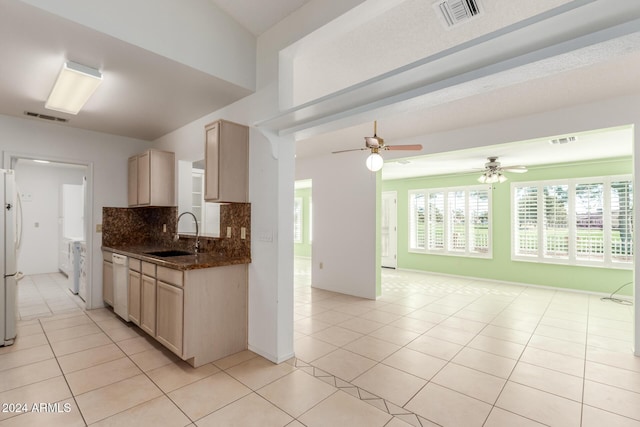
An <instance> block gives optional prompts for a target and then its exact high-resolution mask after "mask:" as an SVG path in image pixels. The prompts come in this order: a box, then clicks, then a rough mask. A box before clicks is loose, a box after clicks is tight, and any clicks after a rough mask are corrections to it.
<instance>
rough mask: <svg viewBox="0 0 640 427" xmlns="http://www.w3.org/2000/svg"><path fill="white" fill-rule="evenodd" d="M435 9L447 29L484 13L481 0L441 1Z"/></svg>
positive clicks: (435, 5)
mask: <svg viewBox="0 0 640 427" xmlns="http://www.w3.org/2000/svg"><path fill="white" fill-rule="evenodd" d="M433 7H434V8H435V9H436V11H437V12H439V15H440V16H441V17H442V19H443V22H444V23H445V27H447V28H451V27H454V26H456V25H458V24H461V23H463V22H466V21H468V20H469V19H471V18H473V17H475V16H478V15H480V13H481V12H482V10H481V8H480V1H479V0H440V1H438V2H436V3H435V4H434V5H433Z"/></svg>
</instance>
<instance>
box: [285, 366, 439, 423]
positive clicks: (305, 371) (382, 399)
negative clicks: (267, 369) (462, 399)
mask: <svg viewBox="0 0 640 427" xmlns="http://www.w3.org/2000/svg"><path fill="white" fill-rule="evenodd" d="M298 362H300V363H302V364H303V365H298ZM294 367H296V368H306V367H310V368H312V371H313V373H312V374H310V373H309V372H307V370H305V369H300V370H301V371H302V372H304V373H306V374H307V375H311V376H313V377H314V378H319V377H332V378H333V382H334V384H336V385H335V388H336V389H338V391H343V392H345V393H347V394H349V395H350V396H353V397H356V396H354V395H353V394H352V393H349V392H347V391H345V390H342V389H346V388H354V389H355V390H356V391H357V392H358V399H359V400H361V401H364V402H365V403H369V402H367V401H368V400H381V401H382V402H383V404H384V406H385V407H386V408H387V410H386V411H385V412H386V413H387V414H389V415H391V416H392V419H391V420H393V418H397V417H396V415H413V416H415V417H416V419H417V420H418V422H420V420H419V415H418V414H416V413H414V412H412V411H409V410H408V409H405V411H406V413H402V414H392V413H391V412H390V411H389V409H388V408H389V405H388V404H389V403H391V404H392V405H394V406H397V407H401V406H400V405H396V404H394V403H392V402H388V401H387V400H386V399H384V398H382V397H379V396H377V395H376V394H374V393H371V392H369V391H367V390H365V389H363V388H362V387H358V386H356V385H354V384H352V383H351V382H350V381H346V380H343V379H342V378H339V377H337V376H335V375H332V374H330V373H328V372H326V371H324V370H322V369H320V368H318V367H316V366H314V365H312V364H311V363H309V362H305V361H303V360H301V359H299V358H297V357H295V356H294ZM316 370H318V371H321V372H322V373H325V374H327V375H316ZM336 379H338V380H340V381H341V382H343V383H345V384H349V386H350V387H340V386H338V385H337V384H338V383H337V382H336ZM323 382H325V381H323ZM329 385H331V384H329ZM360 390H363V391H364V392H366V393H368V394H370V395H372V396H375V397H376V398H375V399H365V398H363V397H362V396H361V395H360V393H359V391H360ZM331 395H333V393H332V394H331ZM328 397H329V396H327V398H328ZM327 398H325V399H327ZM325 399H323V400H322V401H324V400H325ZM322 401H320V402H322ZM320 402H318V403H317V404H316V405H314V407H315V406H317V405H318V404H320ZM369 404H370V405H371V406H373V407H374V408H378V409H380V408H379V407H378V406H376V405H373V404H371V403H369ZM403 409H404V408H403ZM309 410H311V408H309V409H308V410H307V411H305V413H306V412H308V411H309ZM380 410H382V409H380ZM296 420H297V417H296ZM391 420H389V421H391ZM431 422H432V421H431ZM420 424H421V425H422V423H420ZM438 425H439V424H438Z"/></svg>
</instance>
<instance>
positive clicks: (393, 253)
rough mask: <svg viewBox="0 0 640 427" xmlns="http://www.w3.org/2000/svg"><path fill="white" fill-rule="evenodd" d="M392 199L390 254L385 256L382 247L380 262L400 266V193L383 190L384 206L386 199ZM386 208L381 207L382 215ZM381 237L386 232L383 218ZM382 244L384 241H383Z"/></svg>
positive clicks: (388, 265)
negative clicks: (383, 228)
mask: <svg viewBox="0 0 640 427" xmlns="http://www.w3.org/2000/svg"><path fill="white" fill-rule="evenodd" d="M385 199H390V200H392V203H391V204H390V206H391V209H390V210H389V255H388V256H386V257H385V256H383V254H382V249H381V254H380V258H381V260H380V264H381V266H382V267H385V268H398V193H397V192H396V191H383V192H382V200H383V203H382V204H383V206H384V200H385ZM383 209H384V208H383V207H381V209H380V215H383V216H384V214H383V212H382V210H383ZM380 226H381V230H380V236H381V237H380V238H381V239H383V238H384V237H383V235H384V233H383V232H382V226H383V221H382V218H381V220H380ZM381 244H382V243H381Z"/></svg>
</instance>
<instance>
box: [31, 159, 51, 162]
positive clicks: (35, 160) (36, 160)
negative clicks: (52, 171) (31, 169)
mask: <svg viewBox="0 0 640 427" xmlns="http://www.w3.org/2000/svg"><path fill="white" fill-rule="evenodd" d="M33 161H34V162H36V163H51V162H50V161H49V160H38V159H33Z"/></svg>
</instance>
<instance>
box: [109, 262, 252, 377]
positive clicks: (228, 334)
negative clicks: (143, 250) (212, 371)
mask: <svg viewBox="0 0 640 427" xmlns="http://www.w3.org/2000/svg"><path fill="white" fill-rule="evenodd" d="M136 262H139V260H138V261H136ZM107 264H109V265H107ZM138 265H141V267H137V266H136V267H132V264H131V263H130V268H129V320H131V321H132V322H133V323H135V324H136V325H138V326H140V328H141V329H142V330H143V331H145V332H146V333H148V334H149V335H151V336H152V337H154V338H155V339H156V340H158V342H160V343H161V344H162V345H164V346H165V347H166V348H168V349H169V350H171V351H172V352H174V353H175V354H177V355H178V356H179V357H180V358H181V359H183V360H185V361H187V363H189V364H190V365H192V366H194V367H198V366H202V365H204V364H206V363H210V362H213V361H214V360H218V359H221V358H223V357H226V356H229V355H231V354H234V353H237V352H239V351H242V350H246V349H247V274H248V273H247V271H248V270H247V265H246V264H239V265H229V266H222V267H213V268H202V269H193V270H186V271H182V270H176V269H172V268H167V267H165V266H160V265H157V266H156V265H155V264H152V263H149V262H146V261H142V262H141V263H140V264H138ZM132 268H135V270H134V269H132ZM137 270H140V271H139V272H138V271H137ZM103 275H104V280H105V283H106V282H108V281H110V282H111V283H113V278H112V276H113V271H112V265H111V263H107V262H106V261H105V262H104V269H103ZM105 288H107V287H106V286H105ZM109 295H110V296H109ZM108 298H110V300H111V301H113V287H111V290H110V291H109V290H108V289H107V290H105V301H106V302H109V300H108Z"/></svg>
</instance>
